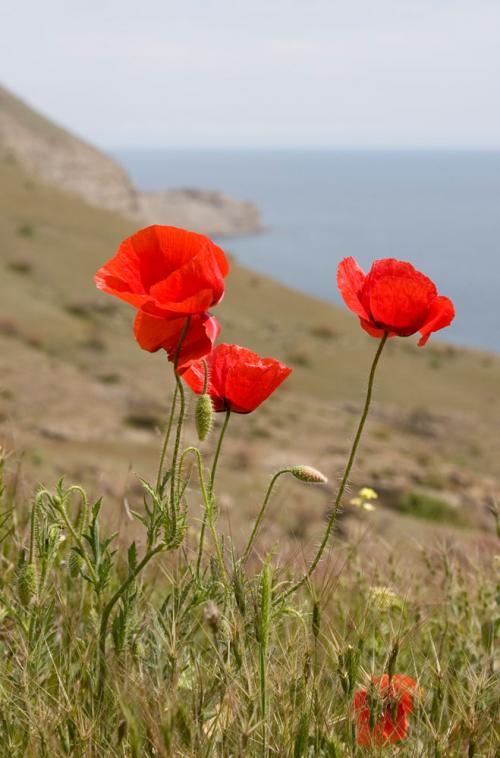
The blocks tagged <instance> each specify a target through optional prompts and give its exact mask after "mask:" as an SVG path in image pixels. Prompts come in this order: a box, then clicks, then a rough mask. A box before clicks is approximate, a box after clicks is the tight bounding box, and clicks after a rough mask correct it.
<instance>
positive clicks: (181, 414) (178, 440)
mask: <svg viewBox="0 0 500 758" xmlns="http://www.w3.org/2000/svg"><path fill="white" fill-rule="evenodd" d="M190 323H191V316H188V317H187V319H186V323H185V324H184V328H183V330H182V332H181V336H180V337H179V342H178V343H177V347H176V349H175V355H174V376H175V381H176V384H177V391H178V393H179V397H180V409H179V417H178V419H177V431H176V434H175V442H174V450H173V453H172V465H171V467H170V507H171V509H172V521H173V525H174V529H175V525H176V522H177V511H176V503H175V484H176V479H177V477H176V468H177V456H178V455H179V447H180V444H181V434H182V426H183V424H184V413H185V410H186V395H185V392H184V387H183V386H182V382H181V378H180V376H179V374H178V373H177V365H178V363H179V355H180V352H181V347H182V343H183V342H184V338H185V336H186V334H187V331H188V329H189V324H190Z"/></svg>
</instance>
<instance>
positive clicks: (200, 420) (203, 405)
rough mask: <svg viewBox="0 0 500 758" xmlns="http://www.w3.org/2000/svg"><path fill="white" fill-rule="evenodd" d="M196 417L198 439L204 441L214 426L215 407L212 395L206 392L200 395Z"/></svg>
mask: <svg viewBox="0 0 500 758" xmlns="http://www.w3.org/2000/svg"><path fill="white" fill-rule="evenodd" d="M194 418H195V424H196V431H197V433H198V439H199V440H201V441H202V442H203V440H204V439H205V438H206V437H207V435H208V433H209V432H210V430H211V428H212V422H213V418H214V409H213V406H212V400H211V398H210V395H207V394H206V393H204V394H203V395H200V396H199V398H198V400H197V401H196V408H195V412H194Z"/></svg>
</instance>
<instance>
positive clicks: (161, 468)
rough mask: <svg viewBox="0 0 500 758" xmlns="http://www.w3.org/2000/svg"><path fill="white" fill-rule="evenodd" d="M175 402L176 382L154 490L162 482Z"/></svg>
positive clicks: (158, 487)
mask: <svg viewBox="0 0 500 758" xmlns="http://www.w3.org/2000/svg"><path fill="white" fill-rule="evenodd" d="M176 404H177V384H176V385H175V389H174V394H173V395H172V403H171V406H170V414H169V417H168V423H167V428H166V431H165V436H164V438H163V445H162V449H161V455H160V463H159V465H158V475H157V477H156V491H157V492H159V491H160V484H161V482H162V474H163V464H164V463H165V456H166V454H167V449H168V443H169V441H170V434H171V432H172V426H173V423H174V416H175V406H176Z"/></svg>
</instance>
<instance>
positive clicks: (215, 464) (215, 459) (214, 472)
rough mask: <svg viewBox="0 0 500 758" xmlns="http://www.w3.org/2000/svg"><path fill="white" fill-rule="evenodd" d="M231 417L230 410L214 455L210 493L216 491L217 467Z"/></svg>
mask: <svg viewBox="0 0 500 758" xmlns="http://www.w3.org/2000/svg"><path fill="white" fill-rule="evenodd" d="M230 416H231V411H230V409H229V408H228V409H227V410H226V417H225V419H224V423H223V424H222V429H221V430H220V435H219V441H218V442H217V448H216V450H215V455H214V462H213V464H212V471H211V474H210V493H212V492H213V489H214V483H215V474H216V473H217V465H218V463H219V457H220V453H221V450H222V442H223V440H224V435H225V434H226V430H227V425H228V424H229V418H230Z"/></svg>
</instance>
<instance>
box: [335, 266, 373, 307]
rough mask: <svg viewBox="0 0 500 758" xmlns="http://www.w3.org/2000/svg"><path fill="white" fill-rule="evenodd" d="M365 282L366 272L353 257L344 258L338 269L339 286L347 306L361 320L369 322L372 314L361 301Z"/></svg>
mask: <svg viewBox="0 0 500 758" xmlns="http://www.w3.org/2000/svg"><path fill="white" fill-rule="evenodd" d="M365 280H366V274H365V272H364V271H363V269H362V268H361V266H360V265H359V264H358V262H357V261H356V260H355V259H354V258H353V257H352V256H350V257H349V258H344V260H343V261H341V262H340V263H339V266H338V269H337V286H338V288H339V290H340V294H341V295H342V297H343V299H344V302H345V304H346V305H347V307H348V308H349V309H350V310H351V311H353V312H354V313H356V314H357V315H358V316H359V317H360V318H361V319H364V320H365V321H369V320H370V314H369V313H368V312H367V310H366V308H365V307H364V305H363V303H362V302H361V300H360V294H361V292H362V290H363V286H364V284H365Z"/></svg>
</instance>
